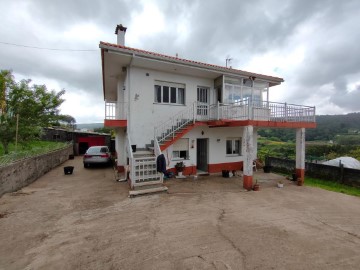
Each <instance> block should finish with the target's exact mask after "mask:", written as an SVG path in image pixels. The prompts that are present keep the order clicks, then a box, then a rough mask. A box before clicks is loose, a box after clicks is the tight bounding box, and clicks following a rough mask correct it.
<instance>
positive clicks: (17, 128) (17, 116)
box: [15, 114, 19, 152]
mask: <svg viewBox="0 0 360 270" xmlns="http://www.w3.org/2000/svg"><path fill="white" fill-rule="evenodd" d="M18 135H19V114H17V115H16V135H15V152H17V143H18Z"/></svg>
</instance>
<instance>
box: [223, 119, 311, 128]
mask: <svg viewBox="0 0 360 270" xmlns="http://www.w3.org/2000/svg"><path fill="white" fill-rule="evenodd" d="M226 122H227V126H229V127H238V126H255V127H276V128H316V123H314V122H276V121H255V120H245V121H226Z"/></svg>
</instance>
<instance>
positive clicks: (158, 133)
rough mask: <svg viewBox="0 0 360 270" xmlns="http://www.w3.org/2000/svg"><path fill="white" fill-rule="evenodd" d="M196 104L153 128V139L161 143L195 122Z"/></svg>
mask: <svg viewBox="0 0 360 270" xmlns="http://www.w3.org/2000/svg"><path fill="white" fill-rule="evenodd" d="M196 104H197V102H196V101H195V102H194V103H192V104H191V105H190V106H189V107H188V108H186V109H185V110H183V111H180V112H178V113H177V114H175V115H174V116H172V117H170V118H169V119H168V120H166V121H165V122H163V123H161V124H160V125H158V126H156V127H155V128H154V134H155V139H157V141H158V142H159V143H161V142H162V141H164V140H166V139H167V138H169V137H172V138H174V137H175V133H176V131H178V130H179V129H181V128H182V127H184V126H186V125H188V124H189V123H194V122H195V120H196V119H195V118H196V108H197V106H196Z"/></svg>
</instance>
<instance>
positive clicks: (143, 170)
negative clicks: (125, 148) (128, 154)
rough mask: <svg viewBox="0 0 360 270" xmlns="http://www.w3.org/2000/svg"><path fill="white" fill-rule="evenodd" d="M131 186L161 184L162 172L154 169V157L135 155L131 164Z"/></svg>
mask: <svg viewBox="0 0 360 270" xmlns="http://www.w3.org/2000/svg"><path fill="white" fill-rule="evenodd" d="M131 171H132V173H131V187H132V188H133V187H136V186H143V185H149V184H161V183H162V182H163V177H162V174H161V173H159V172H158V171H157V169H156V158H155V157H135V158H133V159H132V166H131Z"/></svg>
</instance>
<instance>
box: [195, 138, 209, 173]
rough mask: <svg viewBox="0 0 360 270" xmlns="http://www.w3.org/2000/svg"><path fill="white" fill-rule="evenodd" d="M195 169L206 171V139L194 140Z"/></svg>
mask: <svg viewBox="0 0 360 270" xmlns="http://www.w3.org/2000/svg"><path fill="white" fill-rule="evenodd" d="M196 169H197V170H200V171H203V172H207V171H208V139H197V140H196Z"/></svg>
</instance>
